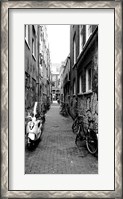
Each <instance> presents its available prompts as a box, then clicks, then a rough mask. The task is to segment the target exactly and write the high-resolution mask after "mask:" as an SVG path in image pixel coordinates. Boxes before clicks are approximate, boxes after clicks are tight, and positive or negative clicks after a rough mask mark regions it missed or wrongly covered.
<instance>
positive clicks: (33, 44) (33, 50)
mask: <svg viewBox="0 0 123 199" xmlns="http://www.w3.org/2000/svg"><path fill="white" fill-rule="evenodd" d="M32 54H33V55H34V56H35V40H34V38H32Z"/></svg>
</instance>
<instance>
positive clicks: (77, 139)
mask: <svg viewBox="0 0 123 199" xmlns="http://www.w3.org/2000/svg"><path fill="white" fill-rule="evenodd" d="M79 140H80V126H79V125H78V131H77V135H76V139H75V144H76V145H77V144H78V141H79Z"/></svg>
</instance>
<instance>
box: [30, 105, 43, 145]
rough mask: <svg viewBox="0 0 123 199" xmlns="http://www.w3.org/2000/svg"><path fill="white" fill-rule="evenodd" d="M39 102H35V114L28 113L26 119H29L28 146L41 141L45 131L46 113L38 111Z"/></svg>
mask: <svg viewBox="0 0 123 199" xmlns="http://www.w3.org/2000/svg"><path fill="white" fill-rule="evenodd" d="M37 104H38V103H37V102H35V106H34V111H33V116H31V115H28V116H27V117H26V119H28V122H27V126H26V134H27V146H28V148H30V147H32V146H34V145H35V143H36V142H37V141H40V140H41V136H42V133H43V124H44V122H45V115H44V114H43V115H40V114H39V113H37Z"/></svg>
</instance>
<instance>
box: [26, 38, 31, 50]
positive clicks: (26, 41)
mask: <svg viewBox="0 0 123 199" xmlns="http://www.w3.org/2000/svg"><path fill="white" fill-rule="evenodd" d="M25 42H26V45H27V47H28V48H29V50H30V45H29V43H28V41H27V40H26V38H25Z"/></svg>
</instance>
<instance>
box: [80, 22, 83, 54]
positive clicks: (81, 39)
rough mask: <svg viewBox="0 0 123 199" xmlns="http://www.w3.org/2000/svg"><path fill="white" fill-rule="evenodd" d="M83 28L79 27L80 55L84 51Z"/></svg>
mask: <svg viewBox="0 0 123 199" xmlns="http://www.w3.org/2000/svg"><path fill="white" fill-rule="evenodd" d="M82 30H83V26H82V25H80V26H79V53H81V52H82V50H83V31H82Z"/></svg>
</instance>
